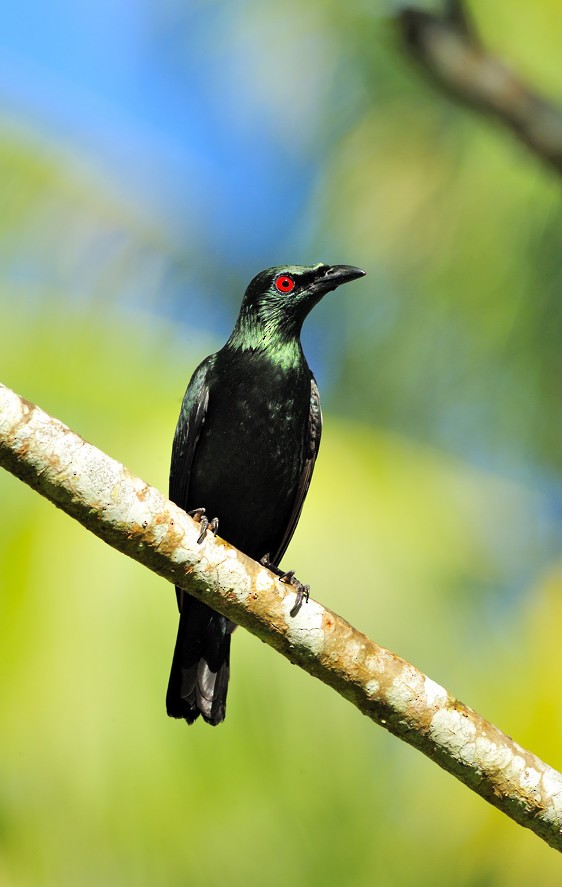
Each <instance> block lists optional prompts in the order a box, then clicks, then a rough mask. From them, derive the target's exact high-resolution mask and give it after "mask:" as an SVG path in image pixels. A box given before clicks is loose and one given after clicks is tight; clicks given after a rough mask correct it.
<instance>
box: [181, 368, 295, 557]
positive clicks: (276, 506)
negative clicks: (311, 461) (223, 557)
mask: <svg viewBox="0 0 562 887" xmlns="http://www.w3.org/2000/svg"><path fill="white" fill-rule="evenodd" d="M310 379H311V377H310V371H309V370H308V367H307V366H306V365H304V367H301V368H299V369H297V370H293V371H286V370H283V369H282V368H280V367H278V366H271V365H270V364H268V363H267V362H266V363H264V362H260V361H247V362H241V363H240V364H239V365H235V366H230V367H227V368H225V370H224V371H223V372H219V373H218V374H217V381H216V382H214V384H213V385H212V386H211V389H210V391H209V403H208V408H207V413H206V417H205V423H204V425H203V429H202V432H201V436H200V438H199V442H198V444H197V447H196V451H195V457H194V463H193V468H192V475H191V481H190V489H189V500H190V503H189V507H192V508H196V507H199V506H204V507H205V508H206V509H207V511H208V513H209V515H210V516H211V517H214V516H217V517H218V518H219V522H220V525H219V532H220V534H221V535H222V536H224V538H226V539H227V540H228V541H229V542H232V544H233V545H236V546H237V547H238V548H241V549H242V550H243V551H245V552H246V553H247V554H249V555H250V556H252V557H261V556H262V555H263V554H265V553H267V552H268V551H270V550H274V549H275V547H276V543H277V541H278V540H279V539H280V538H281V537H282V536H283V534H284V532H285V529H286V526H287V523H288V521H289V518H290V514H291V510H292V506H293V503H294V499H295V495H296V491H297V488H298V484H299V480H300V476H301V472H302V470H303V465H304V459H305V451H306V439H307V433H308V420H309V411H310Z"/></svg>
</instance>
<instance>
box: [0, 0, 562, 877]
mask: <svg viewBox="0 0 562 887" xmlns="http://www.w3.org/2000/svg"><path fill="white" fill-rule="evenodd" d="M471 8H472V11H473V13H474V15H475V17H476V21H477V23H478V27H479V30H480V31H481V33H482V35H483V39H485V41H486V43H487V45H489V46H491V47H492V48H493V50H494V51H495V52H497V53H498V54H499V55H500V56H502V57H503V58H505V59H507V60H509V62H510V64H511V65H512V66H513V67H514V68H515V69H516V70H517V71H518V72H519V74H520V75H521V77H522V78H523V79H525V80H527V81H528V82H529V83H530V84H532V85H533V87H534V88H536V89H537V90H538V91H539V92H541V93H543V94H544V95H546V96H550V97H551V98H552V99H553V100H557V99H558V100H560V99H561V97H562V69H561V68H560V40H561V32H562V20H561V18H560V8H559V3H558V0H540V2H537V3H534V4H531V3H528V2H522V0H515V2H513V0H511V2H508V0H497V2H496V3H494V4H476V3H474V4H472V7H471ZM394 9H395V7H394V6H393V5H392V4H391V3H386V4H377V3H375V2H373V3H365V2H363V0H350V2H347V3H343V2H338V0H328V2H326V0H322V2H320V0H310V2H309V3H307V4H306V5H304V6H303V4H302V2H300V0H299V2H297V0H287V2H285V3H283V4H273V3H267V4H264V3H260V2H258V0H240V2H238V3H236V4H232V3H227V2H225V0H205V2H203V0H199V2H198V0H191V2H181V0H161V2H159V3H156V2H154V0H152V2H151V0H135V2H132V0H111V2H109V0H96V2H93V0H87V2H83V3H80V4H72V3H69V2H65V0H53V2H51V3H50V4H49V5H47V4H43V3H41V2H39V0H20V2H19V3H17V4H12V5H8V6H6V8H5V9H4V10H3V15H2V29H1V32H0V310H1V315H0V316H1V318H2V320H1V321H0V368H1V371H0V379H1V381H2V382H3V383H5V384H7V385H9V386H10V387H12V388H14V389H15V390H17V391H18V392H19V393H20V394H22V395H24V396H25V397H27V398H29V399H30V400H32V401H35V402H37V403H39V404H40V405H41V406H42V407H43V408H44V409H45V410H47V412H49V413H51V414H52V415H55V416H57V417H58V418H60V419H61V420H63V421H64V422H66V423H67V424H68V425H70V426H71V427H72V428H73V429H74V430H75V431H77V432H79V433H80V434H82V435H83V436H84V437H86V438H87V439H89V440H90V441H91V442H93V443H95V444H96V445H97V446H99V447H100V448H102V449H104V450H105V451H106V452H107V453H109V454H110V455H112V456H113V457H115V458H117V459H119V460H121V461H122V462H124V463H125V464H126V465H128V466H129V468H130V469H131V470H133V471H134V472H136V473H138V474H140V475H141V476H142V477H143V478H144V479H145V480H147V481H149V482H150V483H152V484H154V485H156V486H158V487H160V488H161V489H163V490H165V489H166V487H167V474H168V463H169V454H170V447H171V440H172V436H173V431H174V427H175V422H176V418H177V414H178V411H179V406H180V402H181V398H182V395H183V391H184V388H185V385H186V383H187V381H188V379H189V376H190V374H191V372H192V370H193V369H194V367H195V366H196V364H197V363H198V361H199V360H200V359H201V358H202V357H203V356H205V355H206V354H208V353H209V352H210V351H212V350H215V349H216V348H217V347H220V346H221V345H222V344H223V342H224V340H225V338H226V337H227V335H228V333H229V332H230V329H231V326H232V324H233V321H234V318H235V315H236V313H237V308H238V305H239V302H240V299H241V295H242V292H243V290H244V288H245V286H246V284H247V282H248V281H249V280H250V278H251V277H252V276H253V275H254V274H255V273H256V272H257V271H259V270H261V269H262V268H265V267H267V266H269V265H273V264H280V263H286V262H288V263H301V262H302V263H306V264H309V263H313V262H316V261H327V262H334V263H349V264H354V265H359V266H361V267H363V268H365V269H366V271H367V272H368V277H367V278H366V279H365V280H364V281H361V282H360V283H357V284H354V285H353V287H349V288H348V287H345V288H343V289H342V290H339V291H336V292H335V293H333V294H330V295H329V296H328V297H327V298H326V299H325V300H324V302H323V303H322V304H321V305H320V306H319V307H318V308H317V309H316V310H315V311H314V313H313V314H312V315H311V317H310V318H309V320H308V322H307V325H306V329H305V332H304V345H305V350H306V353H307V356H308V358H309V362H310V364H311V366H312V368H313V370H314V372H315V374H316V376H317V379H318V381H319V384H320V389H321V392H322V395H323V406H324V414H325V426H324V437H323V442H322V448H321V452H320V457H319V461H318V465H317V469H316V473H315V477H314V480H313V483H312V487H311V491H310V494H309V497H308V500H307V504H306V506H305V509H304V513H303V517H302V520H301V523H300V526H299V529H298V531H297V533H296V536H295V538H294V541H293V542H292V544H291V547H290V549H289V553H288V555H287V556H286V559H285V563H286V565H287V567H290V568H292V569H295V570H296V572H297V575H299V576H300V577H301V578H302V579H303V580H305V581H307V582H310V583H311V585H312V594H313V596H315V597H317V598H319V599H320V600H321V601H322V602H323V603H324V604H326V605H327V606H330V607H332V608H333V609H335V610H336V611H338V612H340V613H341V614H342V615H344V616H345V617H346V618H347V619H349V620H350V621H351V622H353V623H354V624H355V625H356V626H357V627H358V628H360V629H361V630H363V631H365V632H366V633H367V634H368V635H370V636H371V637H372V638H373V639H374V640H376V641H377V642H379V643H381V644H383V645H385V646H387V647H390V648H391V649H394V650H395V651H396V652H398V653H399V654H401V655H402V656H404V657H406V658H407V659H409V660H411V661H412V662H413V663H414V664H415V665H416V666H418V667H419V668H421V669H423V670H424V671H425V672H426V673H428V674H429V675H431V677H432V678H433V679H435V680H437V681H438V682H440V683H442V684H444V685H445V686H446V687H447V688H448V689H449V690H450V691H451V692H452V693H454V694H455V695H457V696H458V697H460V698H461V699H462V700H463V701H464V702H466V703H467V704H469V705H470V706H472V707H473V708H475V709H477V710H478V711H479V712H481V713H482V714H483V715H484V716H485V717H487V718H488V719H489V720H491V721H493V722H494V723H495V724H497V725H498V726H499V727H500V728H501V729H503V730H504V731H505V732H507V733H508V734H509V735H511V736H513V737H514V738H515V739H516V740H517V741H519V742H520V743H521V744H523V745H525V746H527V747H528V748H530V749H531V750H532V751H534V752H535V753H536V754H538V755H539V756H541V757H542V758H544V759H545V760H546V761H547V762H548V763H550V764H552V765H553V766H554V767H556V768H558V769H560V768H561V767H562V751H561V749H562V685H561V682H560V673H561V669H562V651H561V648H560V636H561V631H562V562H561V550H560V530H561V524H562V461H561V447H560V432H561V425H560V380H561V378H562V374H561V372H560V371H561V369H562V367H561V364H560V341H561V331H562V322H561V310H560V293H561V284H562V274H561V271H560V252H561V251H560V245H561V236H560V232H561V225H562V204H561V200H560V182H559V179H557V178H556V175H555V173H554V172H552V171H551V170H550V169H549V168H548V167H546V166H544V165H542V164H541V162H540V160H539V159H537V158H536V157H534V156H533V155H531V154H530V153H529V152H527V151H526V149H525V148H523V147H522V146H520V145H519V144H518V143H517V142H516V141H515V140H514V139H513V137H512V136H511V135H510V134H509V133H507V132H505V131H503V130H502V129H501V128H500V127H498V126H496V125H494V124H493V123H491V122H490V121H489V120H487V119H485V118H482V117H480V116H478V115H477V114H476V113H473V112H469V111H467V110H465V109H463V108H461V107H459V106H458V105H456V104H454V103H452V102H451V101H449V100H448V99H447V98H445V97H444V96H442V95H441V94H440V93H439V92H438V91H437V90H436V89H435V88H434V86H433V85H432V84H431V83H429V82H428V81H427V80H426V79H424V78H423V77H422V76H421V75H420V72H419V70H418V69H417V68H416V67H415V66H414V65H413V64H412V62H411V60H410V59H409V58H407V56H406V54H405V53H404V50H403V48H402V46H401V44H400V41H399V40H398V38H397V33H396V28H395V25H394V24H393V22H392V20H391V18H390V15H391V13H392V12H393V10H394ZM0 502H1V505H2V507H1V509H0V589H1V593H0V883H1V884H2V885H6V887H27V885H32V887H39V885H40V887H43V885H44V887H51V885H57V887H66V885H68V887H70V885H72V887H75V885H80V887H89V885H92V887H94V885H95V887H99V885H115V884H119V885H127V884H134V885H136V887H140V885H171V887H174V885H178V887H179V885H190V887H191V885H192V887H198V885H208V887H213V885H223V884H231V885H242V884H244V885H245V884H248V883H257V884H267V885H285V884H287V883H289V882H290V883H291V884H292V885H294V887H297V885H317V884H318V885H320V884H353V885H372V884H375V883H376V884H379V885H381V887H386V885H422V887H423V885H436V884H437V885H441V884H442V885H449V884H451V883H453V882H454V883H455V884H456V885H483V887H484V885H486V887H491V885H506V884H509V885H528V884H529V883H540V884H541V885H546V887H548V885H558V884H560V882H561V875H560V862H559V859H558V858H557V857H556V854H555V852H554V851H552V850H550V849H549V848H548V847H547V846H546V845H545V844H543V843H542V842H541V841H539V839H538V838H536V837H535V836H533V835H531V834H530V833H527V832H526V831H525V830H523V829H521V828H520V827H518V826H516V825H515V824H514V823H512V822H511V821H510V820H508V819H507V818H505V817H504V816H502V815H501V814H500V813H497V812H496V811H495V810H494V809H492V808H491V807H489V806H488V805H487V804H485V802H484V801H482V800H480V799H479V798H478V797H476V796H475V795H472V794H471V793H470V792H469V791H468V790H467V789H466V788H465V787H464V786H462V785H461V784H460V783H457V782H456V781H455V780H454V779H453V778H452V777H450V776H449V775H447V774H445V773H443V772H442V771H440V770H439V769H438V768H437V767H436V766H435V765H434V764H433V763H431V762H429V761H427V760H426V759H425V758H423V757H422V756H421V755H420V754H419V753H417V752H415V751H414V750H412V749H411V748H409V747H407V746H405V745H403V744H402V743H400V742H399V741H398V740H396V739H394V738H393V737H390V736H388V735H386V734H385V732H384V731H383V730H382V729H379V728H378V727H375V726H374V725H373V724H371V723H370V722H368V721H367V720H366V719H365V718H362V717H361V715H359V713H358V712H357V711H355V709H353V708H352V707H351V706H349V705H348V703H346V702H344V701H343V700H342V699H341V698H340V697H338V696H337V695H336V694H334V693H333V692H332V691H331V690H328V689H327V688H326V687H324V686H323V685H321V684H320V683H318V682H315V681H314V680H312V679H311V678H310V677H309V676H307V675H305V674H304V673H302V672H300V671H299V670H298V669H296V668H290V667H289V665H288V663H287V662H286V661H284V660H283V659H281V657H279V656H278V655H277V654H275V653H274V652H273V651H272V650H270V649H269V648H267V647H266V646H265V645H262V644H260V643H258V642H257V640H256V639H254V638H253V637H251V636H250V635H248V634H246V633H244V632H242V631H240V632H237V633H236V636H235V638H234V644H233V661H232V682H231V689H230V694H229V713H228V717H227V720H226V722H225V724H224V725H223V726H221V727H220V728H218V729H216V730H211V729H209V728H206V727H205V725H202V724H197V725H196V726H195V727H194V728H191V729H188V728H187V727H186V726H185V725H184V724H183V723H178V722H174V721H171V720H169V719H168V718H167V717H166V715H165V710H164V695H165V689H166V684H167V678H168V670H169V665H170V662H171V656H172V649H173V645H174V640H175V634H176V621H177V612H176V605H175V598H174V594H173V591H172V589H171V587H170V588H168V587H166V585H165V583H164V582H163V580H160V579H158V578H157V577H156V576H154V575H151V574H149V573H148V572H147V571H146V570H144V569H142V568H141V567H140V566H138V565H136V564H134V563H133V562H129V561H128V560H126V559H125V558H124V557H122V556H121V555H119V554H117V553H116V552H114V551H112V550H111V549H109V548H108V547H106V546H104V545H103V544H102V543H101V542H100V541H99V540H97V539H95V538H94V537H93V536H90V535H88V533H87V532H86V531H85V530H83V529H82V528H81V527H80V526H78V525H77V524H75V523H73V522H72V521H71V520H70V519H69V518H67V517H66V516H64V515H63V514H62V513H59V512H58V511H56V510H55V509H54V508H53V507H52V506H51V505H50V504H48V503H47V502H45V501H43V500H42V499H40V497H39V496H37V495H36V494H35V493H33V492H31V491H30V490H29V489H27V488H26V487H25V486H24V485H22V484H21V483H20V482H18V481H16V480H15V479H14V478H13V477H11V476H9V475H8V474H6V473H5V472H1V473H0ZM341 540H345V542H347V543H348V544H347V545H345V544H344V550H345V551H346V554H347V553H349V555H348V557H346V560H345V561H344V562H339V561H338V560H336V559H335V552H336V551H337V550H339V551H341V550H342V544H341ZM355 543H358V544H357V546H356V545H355ZM365 543H366V544H365ZM452 873H454V874H452Z"/></svg>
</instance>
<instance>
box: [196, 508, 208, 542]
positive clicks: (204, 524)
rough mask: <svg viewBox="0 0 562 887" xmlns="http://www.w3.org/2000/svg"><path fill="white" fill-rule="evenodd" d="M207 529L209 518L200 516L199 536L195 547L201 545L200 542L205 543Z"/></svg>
mask: <svg viewBox="0 0 562 887" xmlns="http://www.w3.org/2000/svg"><path fill="white" fill-rule="evenodd" d="M208 529H209V518H208V517H207V515H206V514H202V515H201V532H200V534H199V538H198V539H197V545H201V543H202V542H204V541H205V536H206V535H207V530H208Z"/></svg>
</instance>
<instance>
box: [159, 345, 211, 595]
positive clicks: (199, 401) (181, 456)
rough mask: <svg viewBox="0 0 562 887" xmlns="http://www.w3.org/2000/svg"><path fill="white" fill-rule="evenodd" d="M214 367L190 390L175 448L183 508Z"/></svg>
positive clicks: (174, 496) (176, 493) (173, 468)
mask: <svg viewBox="0 0 562 887" xmlns="http://www.w3.org/2000/svg"><path fill="white" fill-rule="evenodd" d="M213 365H214V355H212V356H211V357H207V358H206V360H204V361H203V363H201V364H200V365H199V366H198V367H197V369H196V370H195V372H194V373H193V376H192V377H191V381H190V382H189V385H188V386H187V390H186V392H185V395H184V398H183V402H182V405H181V411H180V415H179V419H178V424H177V426H176V433H175V435H174V443H173V445H172V461H171V465H170V484H169V495H170V499H171V500H172V502H175V503H176V505H179V506H180V508H184V509H187V508H188V507H189V481H190V477H191V469H192V467H193V459H194V457H195V450H196V448H197V442H198V440H199V438H200V436H201V430H202V428H203V425H204V424H205V416H206V414H207V407H208V405H209V381H208V378H209V371H210V370H211V369H212V367H213ZM176 596H177V599H178V607H179V609H180V611H181V606H182V600H183V592H182V591H181V589H179V588H176Z"/></svg>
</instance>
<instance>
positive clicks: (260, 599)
mask: <svg viewBox="0 0 562 887" xmlns="http://www.w3.org/2000/svg"><path fill="white" fill-rule="evenodd" d="M0 465H1V466H3V467H4V468H6V469H8V471H11V472H12V473H13V474H15V475H16V476H17V477H19V478H20V479H21V480H23V481H25V482H26V483H27V484H29V486H31V487H32V488H33V489H34V490H36V491H37V492H38V493H41V495H43V496H45V497H46V498H47V499H49V500H50V501H51V502H53V503H54V504H55V505H57V506H58V507H59V508H62V509H63V510H64V511H66V513H67V514H69V515H70V516H71V517H74V518H75V519H76V520H78V521H80V523H81V524H83V525H84V526H85V527H86V528H87V529H89V530H91V531H92V532H93V533H95V534H96V535H97V536H99V537H100V538H101V539H103V540H104V541H105V542H107V543H109V544H110V545H112V546H113V547H114V548H116V549H118V550H119V551H121V552H123V554H127V555H128V556H129V557H132V558H134V559H135V560H137V561H139V562H140V563H142V564H144V565H145V566H146V567H149V569H151V570H154V571H155V572H156V573H158V574H159V575H160V576H163V577H164V578H165V579H168V580H169V581H170V582H172V583H174V584H176V585H179V586H181V587H182V588H184V589H185V590H186V591H188V592H189V593H190V594H193V595H195V596H196V597H198V598H199V599H200V600H204V601H205V602H206V603H208V604H210V605H211V606H212V607H214V608H215V609H217V610H220V611H221V612H222V613H224V614H225V615H226V616H229V617H230V618H231V619H233V620H235V621H236V622H238V623H239V624H240V625H243V626H244V627H245V628H247V629H248V630H249V631H251V632H253V633H254V634H256V635H257V636H258V637H260V638H261V639H262V640H264V641H266V642H267V643H268V644H270V645H271V646H272V647H275V649H276V650H278V651H279V652H280V653H282V654H283V655H284V656H286V657H287V659H289V660H291V662H294V663H296V664H297V665H300V666H301V668H303V669H305V670H306V671H308V672H309V673H310V674H312V675H314V676H315V677H317V678H320V680H322V681H324V682H325V683H326V684H328V685H329V686H331V687H333V688H334V689H335V690H336V691H337V692H338V693H340V694H341V695H342V696H344V697H345V698H346V699H348V700H349V701H350V702H353V704H354V705H356V706H357V708H359V710H360V711H361V712H363V714H365V715H367V717H369V718H371V719H372V720H373V721H375V722H376V723H378V724H381V725H382V726H384V727H386V729H387V730H390V732H391V733H394V734H395V735H396V736H399V737H400V738H401V739H404V740H405V741H406V742H408V743H410V745H413V746H415V747H416V748H418V749H419V750H420V751H422V752H423V753H424V754H425V755H427V756H428V757H429V758H431V759H432V760H433V761H435V762H436V763H437V764H439V766H441V767H443V768H444V769H445V770H448V771H449V772H450V773H452V774H454V775H455V776H456V777H457V778H458V779H460V780H461V781H462V782H464V783H465V785H467V786H468V787H469V788H471V789H473V791H475V792H477V793H478V794H480V795H481V796H482V797H483V798H485V799H486V800H488V801H490V803H491V804H493V805H494V806H495V807H497V808H498V809H500V810H502V811H503V812H504V813H506V814H507V815H508V816H511V818H512V819H514V820H515V821H516V822H518V823H520V824H521V825H523V826H526V827H527V828H530V829H531V830H532V831H534V832H535V833H536V834H537V835H539V836H540V837H541V838H543V839H544V840H545V841H546V842H547V843H549V844H550V845H551V846H552V847H555V848H556V849H558V850H561V849H562V834H561V830H562V776H561V775H560V774H559V773H557V772H556V771H555V770H553V769H552V768H551V767H549V766H547V765H546V764H544V763H543V762H542V761H541V760H539V759H538V758H537V757H535V755H533V754H531V753H530V752H528V751H526V750H525V749H523V748H521V747H520V746H519V745H517V744H516V743H515V742H513V740H511V739H510V738H509V737H507V736H505V735H504V734H503V733H501V731H500V730H498V729H497V728H496V727H494V726H493V725H492V724H490V723H488V722H487V721H485V720H484V719H483V718H481V717H480V716H479V715H478V714H476V712H474V711H472V710H471V709H470V708H467V706H465V705H463V704H462V703H461V702H458V701H457V700H456V699H454V698H453V697H452V696H451V695H450V694H449V693H448V692H447V691H446V690H444V689H443V687H440V686H439V685H438V684H436V683H435V682H434V681H432V680H431V679H430V678H428V677H426V676H425V675H423V674H422V673H421V672H419V671H417V669H415V668H414V667H413V666H412V665H410V664H409V663H408V662H406V661H405V660H404V659H401V658H400V657H399V656H396V655H395V654H394V653H391V652H389V651H388V650H385V649H384V648H382V647H379V646H378V645H377V644H375V643H374V642H373V641H371V640H369V638H367V637H365V635H363V634H361V633H360V632H359V631H357V630H356V629H355V628H353V627H352V626H351V625H349V623H347V622H346V621H345V620H344V619H342V618H341V617H340V616H337V615H336V614H335V613H332V612H330V610H327V609H325V608H324V607H323V606H321V604H319V603H317V602H316V601H313V600H310V601H309V603H308V604H306V605H304V606H303V607H302V608H301V610H300V612H299V613H298V615H297V616H296V617H294V618H293V617H291V616H290V610H291V607H292V606H293V603H294V592H293V591H292V590H291V589H290V587H288V586H287V585H283V584H282V583H280V582H279V581H278V580H277V579H276V578H275V577H274V576H273V575H272V574H271V573H270V572H269V571H268V570H266V569H265V568H264V567H261V566H260V565H259V564H257V563H255V562H254V561H252V560H251V559H250V558H248V557H246V556H245V555H244V554H242V553H241V552H239V551H236V549H234V548H232V546H230V545H228V544H227V543H226V542H224V541H223V540H222V539H220V538H216V539H215V538H214V537H213V536H211V535H210V534H209V536H208V538H207V540H206V541H205V542H204V543H203V545H200V546H198V545H197V541H196V540H197V536H198V533H199V529H198V526H197V524H195V523H194V521H192V520H191V518H190V517H188V516H187V515H186V514H185V513H184V512H183V511H182V510H181V509H180V508H178V507H177V506H176V505H174V504H173V503H172V502H170V501H168V500H167V499H166V498H165V497H164V496H163V495H162V494H161V493H159V492H158V491H157V490H155V489H154V488H153V487H150V486H149V485H148V484H147V483H145V482H144V481H143V480H141V479H140V478H138V477H135V476H134V475H133V474H131V473H130V472H129V471H128V470H127V469H126V468H125V467H124V466H123V465H121V464H120V463H119V462H116V461H115V460H114V459H111V458H110V457H109V456H106V455H105V454H104V453H102V452H101V451H100V450H98V449H96V448H95V447H93V446H92V445H91V444H89V443H87V442H86V441H84V440H83V439H82V438H81V437H79V436H78V435H77V434H74V433H73V432H72V431H70V429H69V428H67V427H66V426H65V425H63V424H62V423H61V422H59V421H57V420H56V419H52V418H51V417H50V416H48V415H47V414H46V413H44V412H43V411H42V410H41V409H39V408H38V407H36V406H34V405H33V404H31V403H29V402H28V401H26V400H23V399H22V398H20V397H18V395H17V394H15V393H14V392H13V391H10V389H8V388H6V387H4V386H3V385H0ZM344 573H345V567H344V566H342V575H343V574H344ZM344 578H345V577H344Z"/></svg>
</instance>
